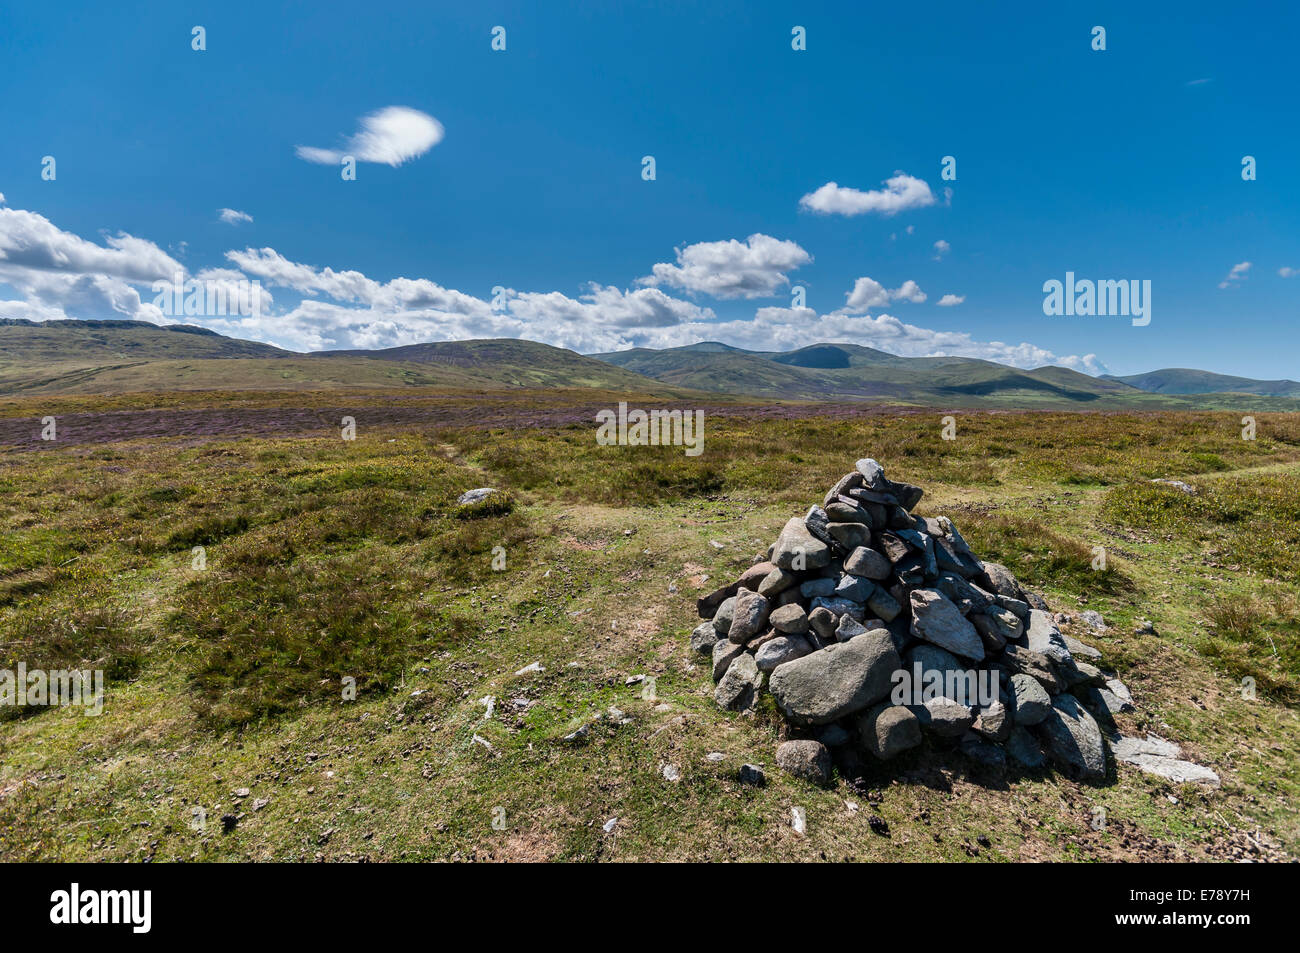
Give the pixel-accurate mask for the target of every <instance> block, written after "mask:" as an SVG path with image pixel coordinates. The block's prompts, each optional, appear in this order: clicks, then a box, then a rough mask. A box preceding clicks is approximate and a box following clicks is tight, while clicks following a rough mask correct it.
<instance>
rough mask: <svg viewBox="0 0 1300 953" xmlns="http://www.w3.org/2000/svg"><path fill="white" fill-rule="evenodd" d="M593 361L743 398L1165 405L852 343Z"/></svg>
mask: <svg viewBox="0 0 1300 953" xmlns="http://www.w3.org/2000/svg"><path fill="white" fill-rule="evenodd" d="M719 348H725V349H719ZM595 356H596V357H599V358H600V359H601V360H604V361H609V362H610V363H612V364H617V365H618V366H620V367H625V368H627V369H629V370H633V371H636V372H637V373H638V374H644V375H646V376H647V377H654V378H657V379H658V380H662V381H665V382H669V383H672V384H676V385H679V386H682V387H691V388H695V389H698V390H714V391H720V392H722V393H727V394H734V395H737V396H747V397H763V398H777V399H784V400H825V399H830V398H837V399H843V398H856V399H873V400H885V401H890V402H895V403H903V404H971V405H981V406H984V405H988V406H999V405H1006V406H1011V405H1014V406H1031V407H1036V406H1049V405H1090V404H1099V405H1106V404H1116V403H1121V404H1124V405H1126V406H1134V405H1137V406H1152V407H1159V406H1168V404H1169V402H1168V401H1165V400H1163V399H1162V398H1160V397H1157V396H1155V395H1148V394H1146V393H1144V392H1142V391H1139V390H1137V389H1136V388H1133V387H1129V386H1128V385H1127V384H1124V383H1122V382H1118V381H1109V380H1100V379H1098V378H1094V377H1089V376H1088V375H1086V374H1080V373H1077V372H1075V371H1071V370H1068V369H1067V368H1063V367H1040V368H1035V369H1034V370H1020V369H1019V368H1014V367H1007V366H1005V365H1002V364H996V363H993V362H992V361H982V360H976V359H974V358H965V357H917V358H909V357H898V356H896V355H893V354H887V353H885V352H884V351H877V350H875V349H873V348H868V347H860V346H858V345H853V344H813V345H809V346H808V347H804V348H800V349H799V350H796V351H790V352H788V353H772V352H759V351H745V350H741V349H739V348H728V347H725V345H718V346H714V347H709V348H701V347H699V346H692V347H683V348H668V349H665V350H661V351H656V350H650V349H647V348H634V349H632V350H628V351H618V352H615V353H612V354H598V355H595Z"/></svg>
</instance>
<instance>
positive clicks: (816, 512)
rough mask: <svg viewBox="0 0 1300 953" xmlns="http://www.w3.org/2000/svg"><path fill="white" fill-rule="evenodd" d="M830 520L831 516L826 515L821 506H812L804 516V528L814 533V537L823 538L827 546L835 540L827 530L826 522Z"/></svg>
mask: <svg viewBox="0 0 1300 953" xmlns="http://www.w3.org/2000/svg"><path fill="white" fill-rule="evenodd" d="M829 522H830V517H828V516H827V515H826V511H825V510H824V509H822V508H821V507H820V506H810V507H809V508H808V512H807V513H805V514H804V517H803V525H804V528H805V529H807V530H808V532H809V533H811V534H812V536H813V538H814V539H819V540H821V541H822V542H823V543H825V544H826V545H827V546H830V545H831V544H832V543H833V542H834V540H833V539H831V534H830V533H828V532H827V531H826V524H827V523H829Z"/></svg>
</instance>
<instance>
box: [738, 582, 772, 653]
mask: <svg viewBox="0 0 1300 953" xmlns="http://www.w3.org/2000/svg"><path fill="white" fill-rule="evenodd" d="M770 610H771V606H770V604H769V603H768V601H767V599H765V598H764V597H763V596H760V595H759V594H758V593H757V592H750V591H749V590H748V589H742V590H741V591H740V592H738V593H736V604H735V606H734V607H732V610H731V628H729V629H727V638H729V639H730V640H731V641H733V642H737V643H744V642H748V641H749V640H750V639H752V638H753V637H754V636H756V635H758V633H760V632H762V631H763V628H764V626H766V625H767V615H768V612H769V611H770Z"/></svg>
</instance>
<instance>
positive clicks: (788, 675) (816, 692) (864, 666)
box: [769, 629, 900, 725]
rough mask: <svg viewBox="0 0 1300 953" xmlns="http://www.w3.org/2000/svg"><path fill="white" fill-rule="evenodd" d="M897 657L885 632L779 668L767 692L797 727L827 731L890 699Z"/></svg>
mask: <svg viewBox="0 0 1300 953" xmlns="http://www.w3.org/2000/svg"><path fill="white" fill-rule="evenodd" d="M899 664H900V661H899V658H898V652H897V651H896V650H895V649H894V641H893V639H891V638H890V636H889V631H888V630H887V629H873V630H872V631H870V632H867V633H865V634H864V635H859V636H857V637H856V638H854V639H851V640H850V641H848V642H836V643H833V644H831V645H828V646H826V648H824V649H822V650H820V651H818V652H813V653H812V654H811V655H805V656H804V657H803V658H799V659H795V660H794V661H792V662H786V663H785V664H784V665H779V666H777V668H776V669H775V670H774V671H773V672H772V679H771V683H770V686H769V687H770V689H771V691H772V697H773V698H774V699H776V704H777V707H778V708H780V709H781V711H782V713H784V714H785V716H786V718H788V719H789V720H790V721H792V722H794V723H795V724H797V725H826V724H830V723H831V722H832V721H835V720H836V719H839V718H843V717H844V716H845V715H851V714H853V713H854V712H858V711H861V710H862V709H864V708H866V707H867V706H868V705H871V704H874V703H875V702H878V701H880V700H881V699H882V698H884V697H885V696H886V695H888V694H889V689H890V686H891V680H892V677H893V674H894V671H895V670H896V669H897V668H898V667H899Z"/></svg>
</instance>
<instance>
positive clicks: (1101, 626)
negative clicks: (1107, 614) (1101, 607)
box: [1079, 609, 1106, 632]
mask: <svg viewBox="0 0 1300 953" xmlns="http://www.w3.org/2000/svg"><path fill="white" fill-rule="evenodd" d="M1079 618H1080V619H1082V620H1083V624H1084V625H1086V626H1087V627H1088V628H1090V629H1092V630H1093V631H1094V632H1105V631H1106V620H1105V619H1104V618H1103V617H1102V614H1101V613H1100V612H1098V611H1096V610H1095V609H1085V610H1084V611H1083V612H1080V613H1079Z"/></svg>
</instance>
